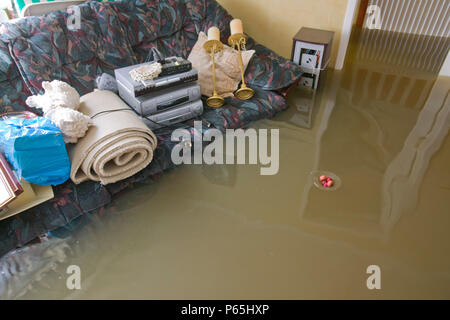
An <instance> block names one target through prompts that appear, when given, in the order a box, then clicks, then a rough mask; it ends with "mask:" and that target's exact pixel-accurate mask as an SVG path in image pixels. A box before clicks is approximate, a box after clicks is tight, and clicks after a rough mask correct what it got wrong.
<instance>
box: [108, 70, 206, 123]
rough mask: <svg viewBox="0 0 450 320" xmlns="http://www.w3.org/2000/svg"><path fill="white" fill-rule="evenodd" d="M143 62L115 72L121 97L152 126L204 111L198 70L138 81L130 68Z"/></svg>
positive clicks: (186, 118) (183, 119) (172, 121)
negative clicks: (132, 76)
mask: <svg viewBox="0 0 450 320" xmlns="http://www.w3.org/2000/svg"><path fill="white" fill-rule="evenodd" d="M140 65H142V64H137V65H134V66H128V67H125V68H120V69H116V70H114V73H115V76H116V80H117V87H118V89H119V95H120V97H121V98H122V99H123V100H124V101H125V102H126V103H127V104H128V105H129V106H130V107H131V108H133V110H134V111H135V112H136V113H137V114H138V115H139V116H140V118H141V119H142V121H143V122H144V123H145V124H146V125H147V126H148V127H149V128H150V129H158V128H162V127H166V126H170V125H171V124H174V123H178V122H181V121H185V120H188V119H191V118H194V117H197V116H199V115H201V114H202V113H203V102H202V100H201V92H200V86H199V85H198V83H197V79H198V71H197V70H195V69H192V70H190V71H185V72H180V73H176V74H171V75H168V76H163V77H157V78H155V79H153V80H149V81H141V82H137V81H134V80H133V79H131V76H130V71H131V70H133V69H134V68H137V67H139V66H140ZM178 70H180V71H182V69H178ZM172 71H173V72H176V71H177V70H176V69H173V70H172V69H171V72H172Z"/></svg>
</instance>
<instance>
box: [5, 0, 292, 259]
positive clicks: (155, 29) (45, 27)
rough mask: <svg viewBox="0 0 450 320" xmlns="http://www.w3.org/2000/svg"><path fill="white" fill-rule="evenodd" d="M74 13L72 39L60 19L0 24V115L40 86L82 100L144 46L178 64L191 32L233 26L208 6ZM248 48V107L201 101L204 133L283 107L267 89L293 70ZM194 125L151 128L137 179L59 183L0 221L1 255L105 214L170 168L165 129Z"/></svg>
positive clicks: (288, 78)
mask: <svg viewBox="0 0 450 320" xmlns="http://www.w3.org/2000/svg"><path fill="white" fill-rule="evenodd" d="M79 7H80V12H81V14H82V19H83V23H82V24H81V26H82V28H81V30H78V31H73V30H69V29H68V28H67V19H68V18H69V15H70V12H67V11H58V12H55V13H51V14H48V15H45V16H36V17H28V18H25V19H21V20H19V21H18V22H16V23H6V24H2V25H0V113H2V112H5V111H13V110H27V109H29V108H28V107H27V106H26V104H25V102H24V101H25V99H26V97H27V96H29V95H31V94H35V93H37V92H39V91H40V90H41V85H40V84H41V81H44V80H53V79H61V80H63V81H67V82H68V83H70V84H71V85H72V86H74V87H75V88H76V89H77V90H78V91H79V93H80V94H84V93H87V92H89V91H91V90H93V89H94V80H95V77H96V76H97V75H99V74H101V73H102V72H108V73H112V70H113V69H114V68H117V67H122V66H124V65H130V64H134V63H137V62H141V61H143V60H144V59H145V57H146V55H147V52H148V50H149V48H151V47H152V46H157V47H158V49H159V50H160V51H161V52H162V53H163V54H165V55H182V56H184V57H187V56H188V54H189V52H190V50H191V49H192V47H193V46H194V44H195V42H196V41H197V37H198V33H199V32H200V31H207V29H208V28H209V27H210V26H213V25H216V26H218V27H219V28H220V29H221V31H222V32H221V35H222V41H224V42H226V40H227V38H228V36H229V30H228V29H229V27H228V26H229V21H231V19H232V17H231V16H230V15H229V14H228V13H227V12H226V10H225V9H223V8H222V7H221V6H220V5H219V4H218V3H217V2H216V1H214V0H184V1H175V0H161V1H156V0H119V1H116V2H103V3H100V2H88V3H85V4H82V5H80V6H79ZM83 25H84V26H83ZM247 47H248V49H255V50H256V54H255V55H257V57H256V58H252V60H251V61H250V63H249V66H248V68H247V72H246V78H247V80H248V81H249V86H250V87H252V88H253V89H254V90H255V96H254V97H253V98H252V99H250V100H247V101H241V100H238V99H237V98H234V97H230V98H226V99H225V105H224V106H223V107H222V108H219V109H211V108H208V107H206V103H205V104H204V105H205V111H204V113H203V115H202V116H201V117H200V118H199V120H202V121H203V123H204V128H205V129H206V128H207V127H210V126H212V127H216V128H218V129H220V130H225V129H227V128H241V127H246V126H248V125H249V124H250V123H251V122H252V121H255V120H258V119H261V118H265V117H273V116H274V115H275V114H276V113H277V112H280V111H282V110H284V109H286V108H287V104H286V101H285V99H284V98H283V97H282V96H281V95H279V94H278V93H277V92H274V91H269V90H272V89H278V88H282V87H285V86H287V85H289V84H290V83H293V81H295V80H296V79H298V78H299V77H300V75H301V72H300V70H299V68H298V66H295V65H294V64H291V63H289V62H288V61H287V60H286V59H284V58H282V57H280V56H278V55H276V54H275V53H274V52H272V51H271V50H269V49H267V48H265V47H263V46H261V45H259V44H256V43H255V42H254V41H253V40H252V39H251V38H250V40H249V45H248V46H247ZM257 59H259V60H257ZM254 60H255V61H254ZM261 64H264V66H261ZM249 69H250V70H249ZM193 121H194V120H189V121H186V122H184V123H180V124H176V125H174V126H171V127H170V128H162V129H159V130H156V131H155V134H156V135H157V137H158V147H157V149H156V150H155V155H154V159H153V161H152V162H151V163H150V165H149V166H148V167H147V168H145V169H144V170H142V171H140V172H139V173H137V174H136V175H134V176H132V177H130V178H128V179H125V180H123V181H120V182H117V183H115V184H111V185H107V186H103V185H101V184H99V183H94V182H85V183H82V184H80V185H74V184H73V183H71V182H70V181H69V182H66V183H64V184H62V185H60V186H57V187H55V188H54V193H55V198H54V199H52V200H50V201H48V202H46V203H43V204H41V205H39V206H37V207H34V208H32V209H30V210H27V211H26V212H24V213H21V214H19V215H16V216H13V217H10V218H8V219H5V220H2V221H0V255H3V254H5V253H6V252H8V251H10V250H12V249H14V248H16V247H18V246H22V245H24V244H26V243H28V242H29V241H31V240H33V239H34V238H35V237H37V236H40V235H42V234H44V233H46V232H48V231H51V230H54V229H56V228H58V227H61V226H64V225H66V224H68V223H69V222H70V221H72V220H73V219H75V218H77V217H80V216H82V215H83V214H84V213H86V212H91V211H93V210H96V209H99V208H102V207H103V206H106V205H107V204H108V203H110V201H111V199H112V197H115V196H117V195H118V194H119V192H121V191H122V190H124V189H127V188H130V187H132V186H133V185H134V184H136V183H141V182H146V181H149V180H151V179H154V178H155V177H158V176H159V175H160V174H161V173H163V172H164V171H165V170H169V169H171V168H174V167H175V165H174V164H173V163H172V162H171V158H170V153H171V150H172V148H173V146H174V142H172V141H171V140H170V134H171V131H172V130H173V129H174V128H175V127H183V128H188V129H189V130H190V131H191V132H192V134H193V130H194V129H193Z"/></svg>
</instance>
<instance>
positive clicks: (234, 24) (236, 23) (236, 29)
mask: <svg viewBox="0 0 450 320" xmlns="http://www.w3.org/2000/svg"><path fill="white" fill-rule="evenodd" d="M230 29H231V34H236V33H244V26H243V25H242V21H241V19H233V20H231V22H230Z"/></svg>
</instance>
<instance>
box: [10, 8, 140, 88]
mask: <svg viewBox="0 0 450 320" xmlns="http://www.w3.org/2000/svg"><path fill="white" fill-rule="evenodd" d="M78 8H79V12H80V15H81V17H80V24H79V26H80V28H75V29H73V30H71V29H69V27H68V23H69V21H68V20H69V19H72V17H73V16H72V14H73V12H72V11H71V9H69V11H57V12H54V13H50V14H48V15H45V16H36V17H30V18H25V19H21V20H19V22H17V23H10V24H6V28H7V29H8V31H9V30H10V29H13V30H12V32H13V33H14V37H12V38H11V39H8V46H9V50H10V53H11V55H12V57H13V59H14V61H15V62H16V65H17V67H18V69H19V72H20V74H21V75H22V78H23V79H24V80H25V83H26V84H27V87H28V89H29V90H30V91H31V92H32V93H33V94H38V93H39V92H40V91H41V90H42V87H41V83H42V82H43V81H51V80H53V79H58V80H62V81H65V82H68V83H70V84H72V86H74V87H75V88H76V89H77V90H78V91H79V93H80V94H85V93H88V92H90V91H92V88H93V84H94V81H95V78H96V76H97V75H98V74H101V73H103V72H108V73H113V71H114V69H115V68H117V67H118V66H127V65H130V64H133V63H135V59H134V55H133V52H132V51H131V48H130V47H129V46H127V45H126V44H127V42H124V41H123V34H124V32H123V29H122V26H121V24H120V23H119V22H118V19H117V17H116V16H115V15H114V14H112V12H108V11H111V8H109V7H107V6H102V5H101V4H100V3H97V2H90V3H87V4H82V5H80V6H78ZM93 17H95V19H93Z"/></svg>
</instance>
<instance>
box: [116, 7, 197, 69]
mask: <svg viewBox="0 0 450 320" xmlns="http://www.w3.org/2000/svg"><path fill="white" fill-rule="evenodd" d="M191 2H193V1H191V0H188V1H173V0H168V1H151V0H141V1H127V0H122V1H116V2H114V3H109V4H110V5H111V7H112V8H114V10H115V11H116V14H117V16H118V17H119V19H120V21H121V23H122V25H123V26H124V29H125V34H126V38H127V40H128V42H129V43H130V45H131V47H132V48H133V50H134V52H135V54H136V57H137V59H138V62H139V63H141V62H143V61H144V60H145V58H146V56H147V54H148V52H149V51H150V49H151V48H152V47H157V48H158V50H159V51H161V53H162V54H164V55H165V56H173V55H177V56H183V57H185V58H186V57H187V56H188V54H189V52H190V49H192V47H193V46H194V44H195V42H196V41H197V35H198V32H199V30H198V29H197V28H196V26H195V24H194V21H193V20H192V14H191V8H192V7H195V8H198V7H199V6H201V5H202V3H203V1H195V4H192V3H191Z"/></svg>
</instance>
